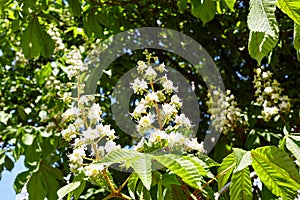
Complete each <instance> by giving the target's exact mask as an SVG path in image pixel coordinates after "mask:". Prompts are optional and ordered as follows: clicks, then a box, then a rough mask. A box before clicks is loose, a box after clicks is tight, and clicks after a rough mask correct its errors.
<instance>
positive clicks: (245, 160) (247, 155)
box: [235, 151, 252, 171]
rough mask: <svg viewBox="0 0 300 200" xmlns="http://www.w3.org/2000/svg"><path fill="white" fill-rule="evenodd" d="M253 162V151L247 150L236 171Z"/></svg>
mask: <svg viewBox="0 0 300 200" xmlns="http://www.w3.org/2000/svg"><path fill="white" fill-rule="evenodd" d="M251 164H252V159H251V152H250V151H247V152H246V153H245V154H244V155H243V157H242V159H241V160H240V162H239V164H237V167H236V169H235V171H240V170H243V169H244V168H246V167H248V166H249V165H251Z"/></svg>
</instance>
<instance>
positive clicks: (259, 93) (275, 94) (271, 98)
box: [253, 68, 291, 121]
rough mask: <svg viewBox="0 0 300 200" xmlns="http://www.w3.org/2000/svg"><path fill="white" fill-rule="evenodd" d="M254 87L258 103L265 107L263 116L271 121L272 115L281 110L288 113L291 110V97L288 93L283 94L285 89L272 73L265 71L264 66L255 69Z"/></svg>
mask: <svg viewBox="0 0 300 200" xmlns="http://www.w3.org/2000/svg"><path fill="white" fill-rule="evenodd" d="M255 73H256V74H255V76H254V81H253V83H254V87H255V89H256V91H255V96H256V97H257V98H256V103H257V105H259V106H262V107H263V110H262V112H261V114H262V118H263V119H264V120H265V121H269V120H270V119H271V118H272V116H275V115H278V114H279V113H280V112H283V113H288V112H289V111H290V107H291V104H290V99H289V97H288V96H287V95H283V96H281V94H282V92H283V89H282V88H281V87H280V84H279V83H278V82H277V80H275V79H272V73H271V72H269V71H265V72H263V68H257V69H255Z"/></svg>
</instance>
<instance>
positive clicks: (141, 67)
mask: <svg viewBox="0 0 300 200" xmlns="http://www.w3.org/2000/svg"><path fill="white" fill-rule="evenodd" d="M137 64H138V67H137V70H138V73H143V72H144V71H145V70H146V69H147V68H148V66H147V65H146V63H145V62H144V61H141V60H140V61H138V62H137Z"/></svg>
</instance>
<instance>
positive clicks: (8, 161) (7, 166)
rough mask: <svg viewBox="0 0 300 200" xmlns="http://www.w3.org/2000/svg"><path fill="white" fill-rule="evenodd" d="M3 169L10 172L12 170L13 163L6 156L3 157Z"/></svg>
mask: <svg viewBox="0 0 300 200" xmlns="http://www.w3.org/2000/svg"><path fill="white" fill-rule="evenodd" d="M5 168H6V169H7V170H8V171H11V170H12V169H13V168H14V162H13V161H12V160H11V159H10V157H9V156H7V155H6V156H5Z"/></svg>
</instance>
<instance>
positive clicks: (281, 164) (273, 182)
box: [251, 146, 300, 199]
mask: <svg viewBox="0 0 300 200" xmlns="http://www.w3.org/2000/svg"><path fill="white" fill-rule="evenodd" d="M251 156H252V166H253V168H254V170H255V172H256V173H257V175H258V177H259V178H260V180H261V181H262V182H263V183H264V185H265V186H266V187H267V188H268V189H269V190H270V191H271V192H272V193H273V194H275V195H276V196H280V197H282V198H283V199H294V198H295V196H296V194H297V192H296V191H297V190H299V188H300V175H299V173H298V171H297V169H296V167H295V164H294V163H293V161H292V160H291V159H290V158H289V155H288V154H287V153H286V152H284V151H283V150H281V149H279V148H277V147H274V146H266V147H260V148H257V149H255V150H252V151H251Z"/></svg>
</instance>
